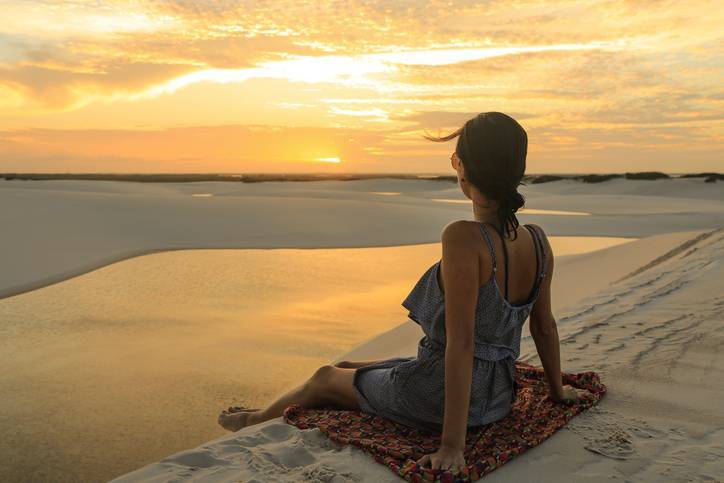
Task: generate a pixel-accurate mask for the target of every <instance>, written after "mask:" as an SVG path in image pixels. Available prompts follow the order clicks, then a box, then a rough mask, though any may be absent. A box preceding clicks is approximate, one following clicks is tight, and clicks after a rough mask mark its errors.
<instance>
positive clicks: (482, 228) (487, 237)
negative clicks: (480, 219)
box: [479, 223, 498, 277]
mask: <svg viewBox="0 0 724 483" xmlns="http://www.w3.org/2000/svg"><path fill="white" fill-rule="evenodd" d="M479 226H480V231H482V232H483V235H484V236H485V241H486V242H488V251H489V252H490V257H491V258H492V259H493V277H494V276H495V272H497V271H498V265H497V264H496V262H495V245H494V244H493V240H492V238H490V234H489V233H488V230H487V229H486V228H485V224H483V223H479Z"/></svg>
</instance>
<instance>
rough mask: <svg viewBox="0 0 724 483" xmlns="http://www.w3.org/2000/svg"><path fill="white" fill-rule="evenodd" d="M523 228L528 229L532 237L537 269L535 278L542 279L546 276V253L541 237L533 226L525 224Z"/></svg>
mask: <svg viewBox="0 0 724 483" xmlns="http://www.w3.org/2000/svg"><path fill="white" fill-rule="evenodd" d="M525 227H526V228H527V229H528V231H529V232H530V234H531V236H532V237H533V243H534V244H535V255H536V261H537V263H536V265H537V267H538V277H537V278H539V279H543V278H544V277H545V275H546V251H545V248H544V246H543V242H542V241H541V238H542V237H541V235H540V233H539V232H538V227H536V226H535V225H529V224H526V225H525ZM539 254H540V255H539Z"/></svg>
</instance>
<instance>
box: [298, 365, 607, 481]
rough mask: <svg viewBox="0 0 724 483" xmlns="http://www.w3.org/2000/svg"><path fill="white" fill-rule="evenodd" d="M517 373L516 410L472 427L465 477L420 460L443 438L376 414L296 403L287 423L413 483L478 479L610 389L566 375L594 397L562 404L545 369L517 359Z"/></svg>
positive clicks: (593, 377) (592, 378)
mask: <svg viewBox="0 0 724 483" xmlns="http://www.w3.org/2000/svg"><path fill="white" fill-rule="evenodd" d="M515 369H516V380H517V381H518V384H519V392H518V398H517V399H516V402H515V404H514V405H513V409H512V410H511V412H510V413H509V414H508V415H507V416H506V417H504V418H503V419H500V420H498V421H495V422H492V423H490V424H486V425H484V426H478V427H476V428H469V429H468V433H467V437H466V444H465V451H464V453H463V454H464V456H465V463H466V465H467V466H466V467H465V469H464V470H463V472H462V473H453V472H452V471H450V470H442V469H434V470H433V469H431V468H430V467H429V466H425V467H423V466H421V465H419V464H418V463H417V462H416V461H417V460H418V459H420V458H421V457H422V456H423V455H425V454H427V453H434V452H435V451H437V450H438V448H439V446H440V436H441V435H440V434H431V433H425V432H421V431H419V430H417V429H414V428H411V427H408V426H405V425H402V424H399V423H396V422H394V421H390V420H388V419H384V418H382V417H380V416H377V415H373V414H368V413H363V412H360V411H349V410H339V409H330V408H315V409H305V408H303V407H301V406H299V405H298V404H293V405H291V406H289V407H287V408H286V409H285V410H284V420H285V421H286V422H287V423H289V424H292V425H294V426H296V427H298V428H300V429H308V428H319V429H320V430H321V431H322V432H323V433H324V434H326V435H327V436H328V437H329V438H330V439H331V440H333V441H335V442H337V443H342V444H353V445H355V446H357V447H359V448H361V449H362V450H364V451H366V452H368V453H369V454H371V455H372V456H373V457H374V459H375V461H377V462H378V463H380V464H383V465H385V466H387V467H389V468H390V469H391V470H392V471H393V472H394V473H395V474H396V475H399V476H400V477H402V478H404V479H405V480H407V481H411V482H413V483H418V482H446V483H447V482H450V483H452V482H467V481H476V480H479V479H480V478H482V477H483V476H484V475H486V474H488V473H490V472H491V471H493V470H495V469H496V468H499V467H500V466H502V465H504V464H505V463H507V462H508V461H510V460H511V459H512V458H513V457H515V456H516V455H519V454H521V453H522V452H524V451H525V450H527V449H528V448H532V447H533V446H536V445H538V444H540V443H541V442H543V441H544V440H545V439H546V438H549V437H550V436H551V435H553V433H555V432H556V431H557V430H558V429H559V428H561V427H563V426H564V425H565V424H566V423H567V422H568V421H569V420H570V419H571V418H572V417H573V416H575V415H576V414H578V413H580V412H581V411H584V410H586V409H588V408H589V407H591V406H592V405H594V404H596V403H597V402H598V401H599V400H600V399H601V397H603V395H604V394H605V393H606V386H605V385H604V384H603V383H602V382H601V381H600V378H599V375H598V374H596V373H595V372H592V371H586V372H581V373H566V372H563V373H562V377H563V383H564V384H570V385H571V386H574V387H579V388H584V389H588V390H589V391H591V393H593V396H594V397H593V398H592V399H590V398H588V399H579V400H578V401H576V402H575V403H570V404H557V403H554V402H553V401H551V400H550V399H549V398H548V391H547V386H546V382H545V376H544V372H543V369H542V368H539V367H535V366H532V365H530V364H528V363H525V362H521V361H516V363H515Z"/></svg>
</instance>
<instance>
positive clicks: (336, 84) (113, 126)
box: [0, 0, 724, 174]
mask: <svg viewBox="0 0 724 483" xmlns="http://www.w3.org/2000/svg"><path fill="white" fill-rule="evenodd" d="M0 11H1V12H2V14H1V15H0V172H118V173H127V172H166V173H172V172H198V173H209V172H223V173H246V172H269V173H272V172H325V173H326V172H398V173H405V172H411V173H450V174H452V173H453V171H452V168H451V166H450V163H449V154H450V153H451V152H452V150H453V149H454V146H455V143H454V141H451V142H448V143H443V144H437V143H432V142H430V141H427V140H425V139H423V138H422V135H423V134H425V132H427V133H430V134H446V133H448V132H450V131H452V130H453V129H455V128H457V127H459V126H460V125H462V123H464V122H465V120H467V119H469V118H470V117H473V116H475V115H476V114H477V113H479V112H486V111H500V112H504V113H506V114H509V115H511V116H512V117H514V118H515V119H517V120H518V122H520V123H521V125H523V127H524V128H525V129H526V131H527V132H528V138H529V147H528V169H527V171H528V173H581V172H591V173H592V172H598V173H600V172H624V171H646V170H657V171H666V172H672V173H678V172H695V171H724V170H723V169H722V168H723V167H724V156H723V155H724V122H723V119H724V88H723V87H722V86H723V85H724V84H723V83H722V79H724V75H723V74H724V58H723V57H722V51H723V50H724V41H723V40H724V35H722V32H723V31H724V30H723V29H722V27H721V26H722V25H724V9H723V8H721V3H720V2H715V1H711V2H707V1H665V0H648V1H647V0H636V1H626V0H611V1H594V0H590V1H575V0H571V1H562V2H552V1H543V0H541V1H524V2H510V1H507V2H503V1H485V2H477V3H475V2H465V1H459V2H458V1H444V2H443V1H433V2H422V1H415V0H409V1H393V0H372V1H364V2H359V1H355V0H350V1H344V2H323V1H318V2H302V1H279V2H275V1H268V2H261V1H232V0H216V1H211V0H209V1H193V0H145V1H125V0H110V1H100V0H93V1H91V0H72V1H62V0H47V1H33V0H20V1H12V0H11V1H8V0H0Z"/></svg>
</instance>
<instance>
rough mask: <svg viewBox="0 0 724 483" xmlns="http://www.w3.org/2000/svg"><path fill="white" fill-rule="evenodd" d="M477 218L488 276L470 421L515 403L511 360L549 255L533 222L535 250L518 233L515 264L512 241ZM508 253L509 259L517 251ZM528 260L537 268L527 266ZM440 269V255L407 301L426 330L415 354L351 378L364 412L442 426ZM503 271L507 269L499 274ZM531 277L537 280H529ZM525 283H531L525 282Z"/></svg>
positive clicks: (478, 314) (479, 310)
mask: <svg viewBox="0 0 724 483" xmlns="http://www.w3.org/2000/svg"><path fill="white" fill-rule="evenodd" d="M474 223H476V224H477V225H478V227H479V229H480V233H481V235H482V236H481V240H484V241H483V242H482V245H483V250H485V251H486V252H484V253H487V254H485V255H484V256H482V257H481V258H482V261H481V262H480V263H482V266H481V273H487V274H489V275H488V277H487V278H486V279H485V282H484V283H483V284H482V285H480V287H479V290H478V300H477V306H476V311H475V325H474V334H473V336H474V338H475V346H474V351H473V355H474V357H473V378H472V386H471V393H470V397H471V400H470V406H469V414H468V425H469V426H476V425H482V424H487V423H489V422H491V421H495V420H497V419H500V418H502V417H504V416H505V415H506V414H507V413H508V412H509V411H510V408H511V407H512V404H513V401H514V400H515V397H516V395H517V390H518V388H517V382H516V381H515V364H514V363H515V360H516V359H517V358H518V356H519V354H520V338H521V331H522V326H523V323H524V322H525V320H526V318H527V317H528V315H529V314H530V312H531V308H532V307H533V305H534V304H535V301H536V300H537V298H538V295H539V293H540V287H541V283H542V281H543V278H544V276H545V258H546V256H545V254H544V253H543V252H542V251H541V246H542V245H541V243H540V236H539V232H537V231H536V228H534V227H533V226H530V225H528V226H526V228H527V230H526V229H521V233H522V232H524V231H527V232H528V233H529V234H530V236H531V238H528V239H527V241H529V242H530V243H531V244H530V245H528V247H527V248H528V249H529V250H531V252H532V253H525V251H524V250H525V249H526V246H524V243H525V241H526V238H523V236H520V235H519V238H518V240H517V241H516V243H521V244H520V245H517V246H515V247H514V248H512V249H511V252H513V254H515V256H518V254H522V255H520V257H521V258H522V259H523V261H520V260H519V261H516V262H512V263H511V262H510V260H508V262H506V254H507V252H508V247H507V246H503V245H500V244H498V245H497V246H496V244H495V243H494V240H495V235H494V231H495V230H494V229H488V228H486V224H484V223H478V222H474ZM498 241H499V242H500V241H501V240H500V239H499V240H498ZM506 242H507V240H506ZM496 248H498V249H499V250H496ZM500 252H502V257H501V255H499V253H500ZM501 258H502V263H501ZM507 258H510V259H511V260H512V256H510V257H507ZM526 260H527V263H528V264H531V265H532V270H531V268H530V267H526ZM506 263H507V265H508V271H509V273H510V274H513V273H515V275H512V276H510V277H509V278H510V279H509V280H508V281H507V282H508V283H507V284H508V286H509V288H511V287H512V289H511V291H510V293H511V294H513V295H514V297H512V298H511V300H513V303H511V302H510V301H509V300H507V299H506V298H505V297H504V295H505V286H506V280H505V275H506V271H505V266H506ZM511 266H512V267H514V268H513V270H516V272H513V270H511ZM440 267H441V260H440V261H438V262H436V263H435V264H433V265H432V266H431V267H430V268H429V269H428V270H427V271H426V272H425V273H424V274H423V275H422V276H421V277H420V279H419V280H418V282H417V283H416V284H415V286H414V287H413V289H412V290H411V291H410V293H409V295H408V296H407V297H406V298H405V300H404V301H403V302H402V305H403V306H404V307H405V308H407V309H408V310H409V313H408V316H409V317H410V319H412V320H413V321H415V322H417V323H418V324H419V325H420V327H421V328H422V330H423V332H424V333H425V336H424V337H423V338H422V339H420V341H419V343H418V353H417V356H416V357H400V358H395V359H390V360H387V361H383V362H380V363H377V364H372V365H369V366H363V367H360V368H359V369H357V374H356V376H355V383H354V385H355V388H356V389H357V393H358V398H359V399H360V406H361V407H362V408H363V409H364V410H365V411H366V412H372V413H376V414H381V415H383V416H385V417H388V418H390V419H394V420H397V421H399V422H402V423H405V424H408V425H412V426H416V427H418V428H421V429H429V430H433V431H439V430H440V429H441V427H442V418H443V411H442V409H443V407H444V392H445V391H444V388H445V346H446V339H445V295H444V287H442V284H441V283H440V282H441V278H442V277H439V272H440ZM501 267H502V269H501ZM501 270H502V271H503V273H502V274H498V272H500V271H501ZM531 271H533V272H534V273H532V274H531ZM494 274H495V275H496V276H495V277H493V275H494ZM531 275H532V276H533V277H534V278H535V281H530V280H525V277H526V276H528V277H530V276H531ZM511 280H512V282H511ZM526 281H529V282H531V283H532V285H531V286H527V287H524V286H523V284H524V282H526ZM514 284H515V285H514ZM501 286H502V287H503V289H502V290H501V288H500V287H501Z"/></svg>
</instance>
